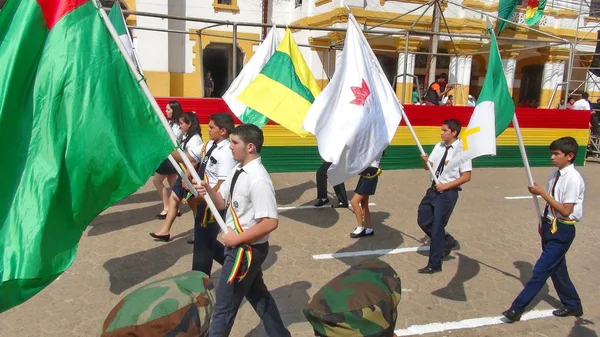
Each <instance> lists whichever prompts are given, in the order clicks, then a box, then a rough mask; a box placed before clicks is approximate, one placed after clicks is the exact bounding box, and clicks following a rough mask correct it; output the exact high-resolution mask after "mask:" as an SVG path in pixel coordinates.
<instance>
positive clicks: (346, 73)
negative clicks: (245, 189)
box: [302, 14, 402, 186]
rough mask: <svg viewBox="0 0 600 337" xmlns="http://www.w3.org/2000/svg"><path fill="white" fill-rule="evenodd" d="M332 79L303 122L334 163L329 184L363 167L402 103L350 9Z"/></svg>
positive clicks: (375, 154)
mask: <svg viewBox="0 0 600 337" xmlns="http://www.w3.org/2000/svg"><path fill="white" fill-rule="evenodd" d="M338 62H340V64H339V65H336V71H335V74H334V75H333V78H332V79H331V82H329V84H328V85H327V87H325V90H323V91H322V92H321V94H320V95H319V96H317V98H316V99H315V101H314V102H313V104H312V106H311V108H310V109H309V110H308V114H307V115H306V118H305V119H304V124H303V126H302V128H303V129H304V130H306V131H308V132H310V133H312V134H314V135H315V136H316V137H317V144H318V146H319V154H320V155H321V157H322V158H323V160H325V161H328V162H331V163H332V165H331V167H330V168H329V171H328V173H327V175H328V179H329V180H330V182H331V184H332V185H334V186H335V185H337V184H340V183H343V182H345V181H346V180H348V178H350V177H352V176H354V175H357V174H359V173H361V172H362V171H363V170H364V169H366V168H367V167H368V166H369V165H370V164H371V163H372V162H373V161H374V160H375V159H377V158H379V156H380V155H381V153H382V152H383V150H385V148H386V147H387V146H388V145H389V144H390V142H391V141H392V138H394V134H395V133H396V129H397V128H398V125H399V124H400V121H401V119H402V106H401V105H400V103H398V99H397V98H396V93H395V92H394V89H392V86H391V85H390V82H389V81H388V79H387V77H386V76H385V74H384V72H383V70H382V69H381V65H380V64H379V61H378V60H377V57H375V54H374V53H373V50H371V47H369V43H368V42H367V39H366V38H365V36H364V35H363V34H362V32H361V30H360V28H359V25H358V23H357V22H356V20H355V19H354V16H353V15H352V14H349V16H348V28H347V30H346V40H345V43H344V50H343V52H342V56H341V57H340V58H339V59H338Z"/></svg>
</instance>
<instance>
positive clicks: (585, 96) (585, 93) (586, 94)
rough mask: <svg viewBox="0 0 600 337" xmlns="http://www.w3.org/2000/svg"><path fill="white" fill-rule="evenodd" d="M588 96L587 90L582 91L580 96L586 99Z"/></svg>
mask: <svg viewBox="0 0 600 337" xmlns="http://www.w3.org/2000/svg"><path fill="white" fill-rule="evenodd" d="M589 97H590V94H588V93H587V92H584V93H583V94H581V98H583V99H588V98H589Z"/></svg>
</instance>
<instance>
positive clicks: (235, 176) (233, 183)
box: [228, 168, 244, 206]
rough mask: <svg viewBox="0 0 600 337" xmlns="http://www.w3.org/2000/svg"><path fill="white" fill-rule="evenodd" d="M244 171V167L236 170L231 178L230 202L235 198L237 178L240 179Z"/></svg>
mask: <svg viewBox="0 0 600 337" xmlns="http://www.w3.org/2000/svg"><path fill="white" fill-rule="evenodd" d="M242 172H244V169H242V168H240V169H237V170H235V173H234V174H233V178H231V185H230V186H229V203H231V201H232V200H233V188H234V187H235V183H236V182H237V180H238V178H239V176H240V174H242ZM228 206H229V205H228Z"/></svg>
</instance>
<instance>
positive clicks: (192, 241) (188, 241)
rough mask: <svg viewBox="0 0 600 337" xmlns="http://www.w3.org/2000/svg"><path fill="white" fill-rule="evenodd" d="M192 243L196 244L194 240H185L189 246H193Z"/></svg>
mask: <svg viewBox="0 0 600 337" xmlns="http://www.w3.org/2000/svg"><path fill="white" fill-rule="evenodd" d="M194 242H196V240H194V239H189V240H187V243H189V244H190V245H193V244H194Z"/></svg>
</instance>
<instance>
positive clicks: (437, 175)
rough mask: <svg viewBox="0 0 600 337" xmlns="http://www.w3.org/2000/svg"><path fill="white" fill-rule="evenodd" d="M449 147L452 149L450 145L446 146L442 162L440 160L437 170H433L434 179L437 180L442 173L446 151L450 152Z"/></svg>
mask: <svg viewBox="0 0 600 337" xmlns="http://www.w3.org/2000/svg"><path fill="white" fill-rule="evenodd" d="M451 147H452V145H446V152H444V155H443V156H442V160H440V163H439V165H438V167H437V169H436V170H435V176H436V178H439V177H440V175H441V174H442V172H443V171H444V163H445V162H446V157H447V156H448V150H450V148H451Z"/></svg>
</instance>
